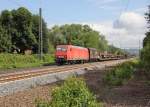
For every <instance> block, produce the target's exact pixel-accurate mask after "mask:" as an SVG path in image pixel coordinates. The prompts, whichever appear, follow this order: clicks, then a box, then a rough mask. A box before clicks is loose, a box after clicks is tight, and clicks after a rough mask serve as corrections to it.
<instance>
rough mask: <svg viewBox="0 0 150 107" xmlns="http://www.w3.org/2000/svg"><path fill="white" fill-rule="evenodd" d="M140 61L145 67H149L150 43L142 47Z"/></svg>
mask: <svg viewBox="0 0 150 107" xmlns="http://www.w3.org/2000/svg"><path fill="white" fill-rule="evenodd" d="M141 61H142V63H143V66H144V67H145V68H146V69H150V43H148V44H147V45H146V46H145V47H144V48H143V49H142V52H141Z"/></svg>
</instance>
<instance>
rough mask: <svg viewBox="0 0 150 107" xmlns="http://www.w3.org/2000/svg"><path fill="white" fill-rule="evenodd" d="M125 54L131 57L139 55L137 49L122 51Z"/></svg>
mask: <svg viewBox="0 0 150 107" xmlns="http://www.w3.org/2000/svg"><path fill="white" fill-rule="evenodd" d="M124 50H125V51H126V52H128V53H129V54H131V55H136V56H138V55H139V49H124Z"/></svg>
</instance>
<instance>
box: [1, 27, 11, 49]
mask: <svg viewBox="0 0 150 107" xmlns="http://www.w3.org/2000/svg"><path fill="white" fill-rule="evenodd" d="M10 50H11V37H10V35H8V32H7V31H6V30H5V29H3V28H2V27H1V26H0V52H10Z"/></svg>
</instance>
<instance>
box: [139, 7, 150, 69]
mask: <svg viewBox="0 0 150 107" xmlns="http://www.w3.org/2000/svg"><path fill="white" fill-rule="evenodd" d="M148 9H149V10H148V12H147V13H146V14H145V15H146V20H147V24H148V29H149V31H148V32H147V33H146V37H145V38H144V40H143V49H142V51H141V61H142V62H143V64H144V67H145V68H148V69H149V68H150V6H149V7H148Z"/></svg>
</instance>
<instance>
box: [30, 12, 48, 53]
mask: <svg viewBox="0 0 150 107" xmlns="http://www.w3.org/2000/svg"><path fill="white" fill-rule="evenodd" d="M32 24H33V25H32V32H33V34H34V36H35V38H36V41H37V43H36V44H35V45H34V52H35V53H37V52H38V45H39V15H33V16H32ZM42 33H43V51H44V53H47V52H48V51H49V47H50V43H49V38H48V29H47V25H46V22H45V21H44V19H42Z"/></svg>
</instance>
